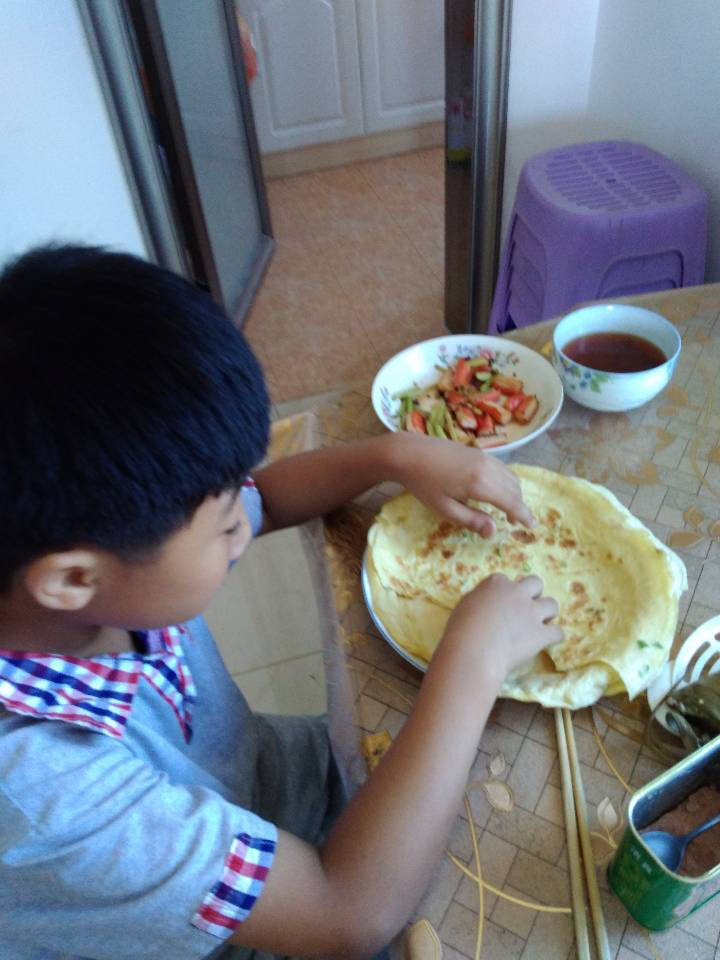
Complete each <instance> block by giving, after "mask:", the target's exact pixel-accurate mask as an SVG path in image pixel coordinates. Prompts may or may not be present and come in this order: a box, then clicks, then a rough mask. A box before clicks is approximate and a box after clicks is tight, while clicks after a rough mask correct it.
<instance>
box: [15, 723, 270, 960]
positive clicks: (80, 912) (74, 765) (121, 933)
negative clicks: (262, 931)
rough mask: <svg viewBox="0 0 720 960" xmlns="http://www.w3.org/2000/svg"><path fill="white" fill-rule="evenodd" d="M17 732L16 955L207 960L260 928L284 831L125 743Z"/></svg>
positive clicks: (61, 728)
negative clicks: (177, 777) (257, 918)
mask: <svg viewBox="0 0 720 960" xmlns="http://www.w3.org/2000/svg"><path fill="white" fill-rule="evenodd" d="M0 719H4V720H6V719H8V718H7V717H5V718H0ZM3 726H5V725H4V724H3ZM33 726H34V727H35V729H34V730H31V728H32V727H33ZM15 727H16V729H15V730H14V731H13V732H12V733H11V735H10V736H9V737H7V736H5V737H3V740H2V743H3V750H2V753H1V754H0V822H1V823H2V824H3V835H4V843H3V845H4V848H5V849H4V851H3V857H2V859H0V916H1V917H2V922H1V923H0V927H2V934H0V938H1V939H2V942H3V944H4V943H5V942H17V943H18V944H23V945H24V947H25V948H27V946H28V944H32V945H33V947H34V948H35V949H36V950H37V953H38V954H40V953H41V952H42V951H43V950H46V951H48V952H49V953H51V954H52V953H57V954H62V955H67V954H70V955H78V956H84V957H93V958H94V960H140V958H142V960H167V957H169V956H172V957H174V958H176V960H199V958H201V957H206V956H207V955H209V954H210V953H212V952H213V950H215V949H216V948H217V947H218V946H219V945H220V943H221V941H222V940H224V939H226V938H227V937H229V936H230V934H231V933H232V932H233V930H234V929H235V928H236V927H237V926H238V925H239V924H240V923H242V921H243V920H244V919H245V918H246V917H247V916H248V914H249V913H250V911H251V910H252V907H253V905H254V903H255V902H256V901H257V899H258V897H259V896H260V895H261V894H262V890H263V887H264V883H265V879H266V877H267V875H268V872H269V870H270V869H271V866H272V861H273V855H274V851H275V844H276V840H277V831H276V828H275V826H274V825H273V824H271V823H268V822H267V821H264V820H262V819H261V818H260V817H257V816H256V815H255V814H253V813H252V812H250V811H248V810H245V809H243V808H241V807H238V806H236V805H234V804H232V803H230V802H228V801H227V800H225V799H224V798H223V797H222V796H221V795H220V794H219V793H216V792H215V791H213V790H210V789H207V788H205V787H196V786H184V785H179V784H173V783H171V782H170V781H169V780H168V778H167V776H166V775H165V774H163V773H161V772H160V771H158V770H157V769H155V768H154V767H152V766H151V765H150V764H148V763H146V762H145V761H143V760H141V759H139V758H137V757H136V756H134V755H133V754H132V753H131V752H130V751H129V749H128V748H127V747H126V746H125V745H124V744H123V743H122V742H121V741H117V740H112V739H111V738H109V737H104V736H102V735H101V734H95V733H88V732H86V731H82V730H78V729H77V728H73V727H69V726H68V725H66V724H56V723H49V722H43V721H40V722H38V721H34V720H33V721H26V720H25V719H22V720H20V719H18V722H17V724H15ZM40 727H42V732H40ZM20 760H21V762H19V761H20ZM22 955H23V956H24V953H23V954H22ZM33 955H34V954H33Z"/></svg>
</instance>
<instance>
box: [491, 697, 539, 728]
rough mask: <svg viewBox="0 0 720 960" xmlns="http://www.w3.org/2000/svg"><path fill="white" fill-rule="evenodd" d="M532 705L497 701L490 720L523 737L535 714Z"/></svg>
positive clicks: (515, 701) (534, 705) (514, 701)
mask: <svg viewBox="0 0 720 960" xmlns="http://www.w3.org/2000/svg"><path fill="white" fill-rule="evenodd" d="M537 709H538V707H537V705H536V704H534V703H520V702H519V701H518V700H498V701H497V702H496V704H495V706H494V707H493V710H492V714H491V716H492V719H493V720H495V721H496V722H497V723H499V724H501V725H502V726H503V727H509V728H510V730H514V731H515V732H516V733H521V734H522V735H523V736H525V734H526V733H527V732H528V730H529V729H530V725H531V724H532V721H533V719H534V717H535V714H536V712H537Z"/></svg>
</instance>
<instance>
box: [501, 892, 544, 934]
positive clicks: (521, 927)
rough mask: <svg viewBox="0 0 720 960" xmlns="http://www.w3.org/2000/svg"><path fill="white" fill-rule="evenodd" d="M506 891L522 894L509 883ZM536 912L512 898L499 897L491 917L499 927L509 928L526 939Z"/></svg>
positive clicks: (518, 895) (517, 895)
mask: <svg viewBox="0 0 720 960" xmlns="http://www.w3.org/2000/svg"><path fill="white" fill-rule="evenodd" d="M504 892H505V893H509V894H510V895H511V896H514V897H521V896H522V894H521V893H520V891H519V890H515V889H514V888H513V887H511V886H509V885H507V884H506V885H505V887H504ZM535 913H536V911H534V910H528V908H527V907H521V906H519V905H518V904H516V903H512V902H511V901H510V900H503V899H501V898H498V901H497V903H496V904H495V908H494V910H493V912H492V914H491V917H490V919H491V920H492V921H493V923H496V924H497V925H498V926H499V927H504V929H505V930H509V931H510V932H511V933H515V934H517V936H519V937H522V938H523V939H524V940H526V939H527V937H528V934H529V933H530V930H531V929H532V926H533V923H534V922H535Z"/></svg>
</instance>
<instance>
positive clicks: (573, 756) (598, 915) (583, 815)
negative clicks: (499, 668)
mask: <svg viewBox="0 0 720 960" xmlns="http://www.w3.org/2000/svg"><path fill="white" fill-rule="evenodd" d="M562 713H563V721H564V723H565V737H566V740H567V749H568V757H569V760H570V774H571V776H572V787H573V793H574V794H575V813H576V815H577V827H578V834H579V836H580V847H581V849H582V860H583V865H584V867H585V882H586V883H587V889H588V900H589V901H590V915H591V917H592V922H593V934H594V937H595V947H596V949H597V955H598V960H610V944H609V942H608V936H607V928H606V926H605V914H604V912H603V906H602V900H601V899H600V890H599V889H598V883H597V875H596V873H595V859H594V857H593V852H592V846H591V844H590V831H589V830H588V818H587V805H586V803H585V788H584V787H583V782H582V776H581V774H580V763H579V761H578V755H577V746H576V744H575V730H574V728H573V722H572V714H571V713H570V711H569V710H568V709H566V708H564V709H563V712H562Z"/></svg>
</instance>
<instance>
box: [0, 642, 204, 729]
mask: <svg viewBox="0 0 720 960" xmlns="http://www.w3.org/2000/svg"><path fill="white" fill-rule="evenodd" d="M153 633H156V635H157V634H159V637H160V641H161V642H160V644H159V645H158V646H159V649H158V650H157V652H152V653H119V654H114V655H113V654H103V655H101V656H98V657H91V658H88V659H82V658H80V657H63V656H58V655H57V654H38V653H34V652H33V653H27V652H23V651H18V650H0V704H2V705H3V706H4V707H5V708H6V709H8V710H11V711H13V712H14V713H20V714H24V715H25V716H30V717H37V718H38V719H42V720H64V721H65V722H66V723H74V724H77V725H78V726H80V727H88V728H90V729H91V730H96V731H98V732H99V733H104V734H107V736H109V737H116V738H117V739H121V738H122V736H123V734H124V733H125V727H126V725H127V721H128V717H129V716H130V711H131V709H132V701H133V697H134V696H135V693H136V692H137V687H138V684H139V682H140V678H141V677H144V678H145V680H146V681H147V682H148V683H149V684H150V686H151V687H152V688H153V689H154V690H155V691H157V693H158V694H159V695H160V696H161V697H162V698H163V700H164V701H165V702H166V703H168V704H169V705H170V706H171V707H172V709H173V712H174V713H175V716H176V717H177V720H178V723H179V724H180V729H181V730H182V734H183V737H184V739H185V741H186V743H187V742H189V741H190V738H191V736H192V705H193V704H194V703H195V700H196V696H197V694H196V689H195V683H194V681H193V678H192V676H191V674H190V670H189V668H188V666H187V663H186V662H185V657H184V654H183V649H182V644H181V641H180V638H181V637H182V636H184V635H186V634H187V629H186V628H185V627H166V628H165V629H164V630H160V631H157V632H155V631H153Z"/></svg>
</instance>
